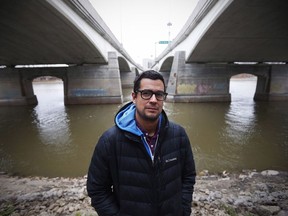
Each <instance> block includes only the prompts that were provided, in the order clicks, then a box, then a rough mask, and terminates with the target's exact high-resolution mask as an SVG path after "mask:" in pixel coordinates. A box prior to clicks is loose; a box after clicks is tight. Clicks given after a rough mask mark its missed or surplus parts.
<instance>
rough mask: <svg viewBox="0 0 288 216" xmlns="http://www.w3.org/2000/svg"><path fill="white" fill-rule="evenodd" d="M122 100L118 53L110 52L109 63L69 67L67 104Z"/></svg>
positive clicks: (118, 101)
mask: <svg viewBox="0 0 288 216" xmlns="http://www.w3.org/2000/svg"><path fill="white" fill-rule="evenodd" d="M122 102H123V95H122V88H121V80H120V71H119V65H118V59H117V56H116V53H114V52H110V53H109V54H108V65H101V66H82V67H80V66H79V67H73V68H72V67H71V68H69V71H68V73H67V94H66V95H65V104H66V105H68V104H108V103H122Z"/></svg>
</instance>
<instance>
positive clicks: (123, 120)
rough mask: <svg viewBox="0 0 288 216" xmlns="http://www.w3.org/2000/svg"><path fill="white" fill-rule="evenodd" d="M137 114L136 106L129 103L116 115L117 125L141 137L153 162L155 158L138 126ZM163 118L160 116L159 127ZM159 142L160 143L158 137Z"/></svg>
mask: <svg viewBox="0 0 288 216" xmlns="http://www.w3.org/2000/svg"><path fill="white" fill-rule="evenodd" d="M135 112H136V106H135V104H134V103H132V102H131V103H128V104H127V105H125V106H124V107H123V108H122V109H120V111H119V112H118V113H117V114H116V117H115V124H116V125H117V126H118V127H119V128H120V129H121V130H124V131H127V132H130V133H132V134H135V135H137V136H140V137H141V140H142V142H143V144H144V146H145V149H146V151H147V153H148V155H149V156H150V157H151V160H153V159H154V156H153V154H152V152H151V149H150V147H149V145H148V143H147V141H146V138H145V135H144V134H143V132H142V131H141V130H140V128H139V127H138V126H137V124H136V120H135ZM161 118H162V114H161V115H160V116H159V122H158V124H159V125H160V124H161ZM157 141H158V136H157ZM157 141H156V143H157Z"/></svg>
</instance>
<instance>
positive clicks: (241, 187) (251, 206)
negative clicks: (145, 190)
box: [0, 170, 288, 216]
mask: <svg viewBox="0 0 288 216" xmlns="http://www.w3.org/2000/svg"><path fill="white" fill-rule="evenodd" d="M0 191H1V195H0V215H1V216H4V215H5V216H6V215H12V216H20V215H40V216H48V215H49V216H50V215H67V216H68V215H73V216H84V215H85V216H96V215H97V214H96V213H95V211H94V210H93V208H92V207H91V206H90V199H89V197H88V196H87V192H86V177H82V178H60V177H58V178H45V177H17V176H9V175H7V174H4V173H2V174H1V175H0ZM193 197H194V198H193V199H194V201H193V208H192V211H193V214H192V215H196V216H198V215H199V216H200V215H203V216H204V215H205V216H206V215H216V216H226V215H232V216H233V215H242V216H252V215H261V216H266V215H267V216H268V215H277V216H285V215H288V172H280V171H273V170H269V171H268V170H267V171H262V172H256V171H251V170H247V171H243V172H242V173H238V174H236V173H234V174H229V173H227V172H223V173H222V174H220V175H211V174H209V173H208V171H202V172H200V173H199V175H198V176H197V182H196V185H195V193H194V196H193Z"/></svg>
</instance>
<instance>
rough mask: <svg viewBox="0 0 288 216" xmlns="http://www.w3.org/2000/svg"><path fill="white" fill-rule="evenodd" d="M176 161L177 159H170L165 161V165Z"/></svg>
mask: <svg viewBox="0 0 288 216" xmlns="http://www.w3.org/2000/svg"><path fill="white" fill-rule="evenodd" d="M176 160H177V157H175V158H170V159H167V160H165V163H169V162H172V161H176Z"/></svg>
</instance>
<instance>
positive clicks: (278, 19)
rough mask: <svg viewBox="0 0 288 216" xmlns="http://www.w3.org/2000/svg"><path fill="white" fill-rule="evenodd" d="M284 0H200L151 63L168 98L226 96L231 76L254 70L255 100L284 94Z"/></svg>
mask: <svg viewBox="0 0 288 216" xmlns="http://www.w3.org/2000/svg"><path fill="white" fill-rule="evenodd" d="M287 11H288V1H286V0H273V1H270V0H253V1H251V0H201V1H199V3H198V5H197V7H196V8H195V10H194V11H193V13H192V14H191V16H190V17H189V19H188V21H187V23H186V24H185V26H184V27H183V29H182V30H181V31H180V33H179V34H178V35H177V37H176V38H175V39H174V40H173V41H172V42H171V43H170V44H169V45H168V46H167V48H166V49H165V50H164V51H163V52H162V53H161V54H160V55H159V56H158V58H156V60H155V64H154V65H153V68H154V69H156V70H159V71H160V72H162V73H163V74H164V75H165V77H166V80H167V83H168V89H167V91H168V93H169V94H168V99H167V100H168V101H172V102H206V101H231V95H230V93H229V84H230V78H231V77H232V76H233V75H237V74H240V73H249V74H253V75H255V76H257V78H258V79H257V87H256V92H255V95H254V99H255V100H288V66H287V61H288V13H287Z"/></svg>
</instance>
